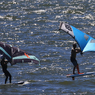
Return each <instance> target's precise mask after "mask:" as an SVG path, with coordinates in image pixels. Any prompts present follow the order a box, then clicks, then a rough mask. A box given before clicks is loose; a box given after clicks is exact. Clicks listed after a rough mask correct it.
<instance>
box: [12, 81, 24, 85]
mask: <svg viewBox="0 0 95 95" xmlns="http://www.w3.org/2000/svg"><path fill="white" fill-rule="evenodd" d="M12 84H24V81H19V82H15V83H12Z"/></svg>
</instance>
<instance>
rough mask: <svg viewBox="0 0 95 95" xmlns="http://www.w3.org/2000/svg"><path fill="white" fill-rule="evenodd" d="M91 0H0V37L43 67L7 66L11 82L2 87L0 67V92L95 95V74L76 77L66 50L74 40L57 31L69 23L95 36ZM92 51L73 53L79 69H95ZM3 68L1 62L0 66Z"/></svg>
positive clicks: (1, 94)
mask: <svg viewBox="0 0 95 95" xmlns="http://www.w3.org/2000/svg"><path fill="white" fill-rule="evenodd" d="M94 19H95V0H48V1H47V0H0V41H2V42H5V43H7V44H11V45H14V46H15V47H19V48H21V49H23V50H25V51H27V52H30V53H32V54H34V55H35V56H36V57H37V58H39V59H40V61H41V66H39V65H36V64H31V63H21V64H16V65H14V66H10V64H9V65H8V70H9V71H10V72H11V74H12V79H13V80H12V82H17V81H25V84H24V85H10V84H7V85H4V79H5V76H4V74H3V72H2V70H1V69H0V70H1V71H0V80H1V81H0V95H95V76H94V75H90V76H85V77H78V78H76V79H75V80H74V81H73V80H72V79H71V78H67V77H66V75H67V74H70V73H72V68H73V65H72V64H71V62H70V50H71V48H72V44H73V43H74V40H73V39H72V38H71V37H70V36H69V35H68V34H66V33H64V32H60V31H59V30H58V29H59V23H60V21H64V22H68V23H69V24H71V25H73V26H74V27H76V28H78V29H79V30H81V31H83V32H85V33H87V34H89V35H90V36H92V37H94V38H95V21H94ZM94 58H95V53H94V52H87V53H84V54H83V56H81V55H80V54H78V55H77V60H78V63H79V66H80V70H81V72H91V71H94V70H95V60H94ZM0 68H1V66H0Z"/></svg>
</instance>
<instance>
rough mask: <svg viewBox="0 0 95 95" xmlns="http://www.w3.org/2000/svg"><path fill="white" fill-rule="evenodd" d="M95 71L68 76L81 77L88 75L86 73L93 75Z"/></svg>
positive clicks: (69, 75)
mask: <svg viewBox="0 0 95 95" xmlns="http://www.w3.org/2000/svg"><path fill="white" fill-rule="evenodd" d="M93 74H95V72H87V73H80V74H68V75H66V76H67V77H79V76H86V75H93Z"/></svg>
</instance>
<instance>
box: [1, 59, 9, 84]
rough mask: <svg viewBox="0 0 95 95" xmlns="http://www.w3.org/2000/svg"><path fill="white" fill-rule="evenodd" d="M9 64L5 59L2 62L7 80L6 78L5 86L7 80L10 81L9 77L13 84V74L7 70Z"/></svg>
mask: <svg viewBox="0 0 95 95" xmlns="http://www.w3.org/2000/svg"><path fill="white" fill-rule="evenodd" d="M7 63H8V61H5V58H3V59H2V60H1V66H2V71H3V72H4V74H5V76H6V78H5V84H6V82H7V80H8V77H9V82H10V83H11V74H10V73H9V71H8V70H7Z"/></svg>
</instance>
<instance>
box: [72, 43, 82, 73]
mask: <svg viewBox="0 0 95 95" xmlns="http://www.w3.org/2000/svg"><path fill="white" fill-rule="evenodd" d="M79 52H80V53H81V55H82V52H81V49H78V48H76V44H73V48H72V50H71V57H70V60H71V62H72V63H73V65H74V68H73V74H75V69H76V68H77V71H78V74H82V73H80V71H79V65H78V63H77V60H76V54H77V53H79Z"/></svg>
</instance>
